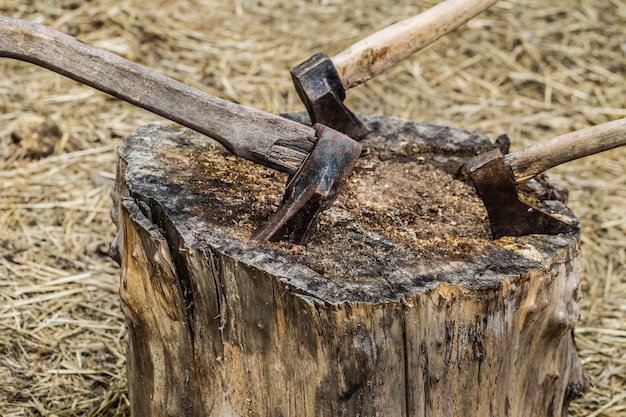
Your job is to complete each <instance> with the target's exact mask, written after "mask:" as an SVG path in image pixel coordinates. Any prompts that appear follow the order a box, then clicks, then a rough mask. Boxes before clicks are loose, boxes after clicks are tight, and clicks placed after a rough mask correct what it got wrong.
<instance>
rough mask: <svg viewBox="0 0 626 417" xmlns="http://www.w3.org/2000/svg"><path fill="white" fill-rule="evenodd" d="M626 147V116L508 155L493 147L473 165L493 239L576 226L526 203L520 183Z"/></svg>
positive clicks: (473, 176)
mask: <svg viewBox="0 0 626 417" xmlns="http://www.w3.org/2000/svg"><path fill="white" fill-rule="evenodd" d="M623 145H626V118H624V119H619V120H615V121H612V122H608V123H604V124H601V125H597V126H593V127H589V128H587V129H582V130H578V131H575V132H572V133H567V134H565V135H561V136H557V137H554V138H552V139H549V140H547V141H544V142H539V143H536V144H534V145H532V146H529V147H527V148H524V149H521V150H519V151H517V152H514V153H512V154H508V155H502V152H501V151H500V149H498V148H496V149H493V150H491V151H489V152H487V153H485V154H482V155H479V156H477V157H475V158H473V159H472V160H470V161H469V162H468V164H467V165H466V172H467V173H468V174H469V176H470V178H471V180H472V182H473V183H474V186H475V187H476V192H477V193H478V195H479V196H480V198H481V199H482V200H483V203H484V204H485V208H486V209H487V213H488V214H489V222H490V223H491V231H492V235H493V238H494V239H498V238H500V237H502V236H524V235H528V234H535V233H537V234H559V233H564V232H567V231H568V230H569V229H571V225H570V224H568V223H566V222H564V221H562V220H560V219H558V218H556V217H554V216H552V215H551V214H549V213H548V212H546V211H544V210H541V209H539V208H536V207H533V206H531V205H529V204H527V203H525V202H523V201H521V200H520V199H519V197H518V194H517V189H516V185H517V184H521V183H524V182H526V181H528V180H529V179H531V178H533V177H534V176H536V175H537V174H539V173H542V172H544V171H546V170H548V169H550V168H553V167H555V166H557V165H560V164H562V163H565V162H569V161H573V160H575V159H578V158H582V157H584V156H588V155H592V154H595V153H598V152H603V151H607V150H609V149H613V148H617V147H619V146H623Z"/></svg>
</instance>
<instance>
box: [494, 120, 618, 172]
mask: <svg viewBox="0 0 626 417" xmlns="http://www.w3.org/2000/svg"><path fill="white" fill-rule="evenodd" d="M623 145H626V118H623V119H618V120H614V121H612V122H608V123H603V124H601V125H597V126H593V127H589V128H586V129H582V130H577V131H575V132H572V133H567V134H565V135H561V136H557V137H555V138H552V139H549V140H546V141H543V142H539V143H536V144H534V145H531V146H529V147H527V148H524V149H521V150H519V151H517V152H514V153H512V154H508V155H505V156H504V163H505V165H506V166H507V167H508V168H509V171H510V172H511V174H512V175H513V178H514V179H515V184H521V183H523V182H526V181H528V180H529V179H531V178H533V177H534V176H536V175H537V174H540V173H542V172H544V171H547V170H548V169H550V168H553V167H555V166H557V165H560V164H562V163H565V162H569V161H573V160H574V159H578V158H582V157H584V156H588V155H592V154H595V153H598V152H603V151H608V150H609V149H613V148H617V147H618V146H623Z"/></svg>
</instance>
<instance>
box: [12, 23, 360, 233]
mask: <svg viewBox="0 0 626 417" xmlns="http://www.w3.org/2000/svg"><path fill="white" fill-rule="evenodd" d="M0 56H1V57H8V58H15V59H19V60H22V61H26V62H30V63H32V64H36V65H39V66H41V67H44V68H47V69H49V70H52V71H54V72H57V73H59V74H61V75H64V76H66V77H69V78H71V79H73V80H76V81H78V82H80V83H83V84H86V85H88V86H90V87H93V88H96V89H98V90H101V91H103V92H105V93H108V94H110V95H112V96H114V97H117V98H120V99H122V100H124V101H127V102H129V103H132V104H134V105H136V106H139V107H142V108H144V109H146V110H149V111H151V112H153V113H155V114H158V115H160V116H163V117H165V118H167V119H170V120H172V121H175V122H177V123H179V124H181V125H183V126H186V127H189V128H191V129H193V130H195V131H197V132H200V133H202V134H204V135H207V136H209V137H211V138H214V139H215V140H217V141H218V142H220V143H221V144H222V145H223V146H224V147H225V148H226V149H228V150H229V151H230V152H232V153H233V154H234V155H237V156H240V157H242V158H245V159H248V160H250V161H252V162H255V163H258V164H262V165H264V166H267V167H269V168H273V169H276V170H278V171H282V172H285V173H287V174H289V175H291V176H292V178H291V180H290V182H289V185H288V187H287V192H286V193H285V197H284V198H283V202H282V204H281V207H280V208H279V210H278V211H277V212H276V214H275V215H274V217H273V218H272V219H271V220H270V222H269V223H268V225H267V226H266V227H264V228H263V229H262V230H261V231H260V232H259V233H258V234H257V235H256V236H255V238H256V239H257V240H261V241H265V240H271V241H276V240H287V241H290V242H293V243H305V242H306V239H308V237H309V235H310V233H311V230H312V227H313V225H314V223H315V219H316V218H317V216H318V215H319V214H320V213H321V211H322V210H324V209H325V208H327V207H328V206H330V205H331V204H332V202H333V201H334V199H335V198H336V196H337V193H338V190H339V189H340V188H341V186H342V185H343V183H344V182H345V179H346V178H347V177H348V175H349V174H350V172H351V171H352V168H353V167H354V164H355V163H356V160H357V159H358V158H359V156H360V154H361V149H362V146H361V144H359V143H358V142H355V141H354V140H352V139H351V138H349V137H348V136H346V135H344V134H341V133H339V132H337V131H335V130H332V129H330V128H328V127H325V126H322V125H319V124H317V125H315V126H314V128H311V127H308V126H304V125H302V124H299V123H297V122H294V121H290V120H288V119H285V118H283V117H280V116H277V115H273V114H270V113H266V112H264V111H262V110H258V109H255V108H252V107H247V106H242V105H239V104H235V103H231V102H229V101H225V100H222V99H219V98H217V97H213V96H211V95H209V94H207V93H204V92H202V91H200V90H197V89H195V88H192V87H190V86H187V85H185V84H183V83H180V82H178V81H176V80H174V79H172V78H169V77H166V76H164V75H161V74H158V73H156V72H153V71H150V70H148V69H146V68H144V67H141V66H139V65H137V64H135V63H132V62H130V61H127V60H125V59H123V58H121V57H119V56H117V55H114V54H112V53H109V52H105V51H103V50H101V49H98V48H96V47H95V46H93V45H89V44H86V43H84V42H81V41H79V40H77V39H76V38H74V37H72V36H69V35H66V34H64V33H61V32H57V31H55V30H53V29H50V28H48V27H46V26H43V25H40V24H37V23H33V22H27V21H23V20H18V19H12V18H8V17H5V16H0ZM302 210H305V211H304V212H303V211H302Z"/></svg>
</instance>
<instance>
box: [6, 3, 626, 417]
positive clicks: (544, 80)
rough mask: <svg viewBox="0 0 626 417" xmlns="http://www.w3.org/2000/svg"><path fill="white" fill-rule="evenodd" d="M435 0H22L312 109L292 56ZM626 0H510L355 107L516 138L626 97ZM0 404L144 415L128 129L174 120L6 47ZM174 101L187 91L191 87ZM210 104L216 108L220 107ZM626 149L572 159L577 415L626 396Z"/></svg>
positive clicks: (288, 105)
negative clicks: (579, 291) (127, 282)
mask: <svg viewBox="0 0 626 417" xmlns="http://www.w3.org/2000/svg"><path fill="white" fill-rule="evenodd" d="M432 4H433V2H432V1H428V2H426V1H419V2H417V1H411V0H397V1H395V2H391V3H390V2H384V1H380V0H356V1H350V2H344V1H341V0H268V1H260V0H231V1H220V0H205V1H201V0H178V1H176V2H172V1H165V0H157V1H145V0H144V1H142V0H129V1H125V2H115V1H110V0H104V1H76V0H61V1H49V0H35V1H29V2H20V1H19V0H14V1H9V2H4V3H3V5H0V13H2V14H3V15H7V16H11V17H16V18H23V19H28V20H35V21H38V22H41V23H44V24H46V25H49V26H51V27H53V28H55V29H58V30H61V31H64V32H67V33H70V34H72V35H75V36H77V37H79V38H80V39H82V40H84V41H87V42H91V43H94V44H96V45H97V46H99V47H102V48H104V49H108V50H110V51H112V52H115V53H117V54H120V55H122V56H124V57H126V58H128V59H130V60H133V61H136V62H138V63H140V64H142V65H144V66H147V67H150V68H152V69H155V70H157V71H159V72H162V73H165V74H167V75H170V76H172V77H174V78H177V79H179V80H181V81H183V82H185V83H187V84H190V85H193V86H195V87H198V88H201V89H203V90H205V91H207V92H209V93H211V94H214V95H216V96H219V97H222V98H225V99H228V100H232V101H237V102H240V103H243V104H247V105H251V106H255V107H259V108H262V109H264V110H267V111H271V112H286V111H301V110H303V107H302V105H301V104H300V103H299V100H298V98H297V96H296V94H295V93H294V90H293V87H292V85H291V81H290V79H289V76H288V69H289V68H290V67H291V66H293V65H294V64H296V63H298V62H300V61H301V60H303V59H304V58H307V57H308V56H310V55H311V54H313V53H314V52H317V51H325V52H327V53H330V54H333V53H336V52H339V51H341V50H342V48H345V47H346V46H348V45H349V44H350V43H352V42H354V41H356V40H358V39H359V38H360V37H362V36H364V35H365V34H368V33H371V32H373V31H374V30H376V29H379V28H382V27H384V26H386V25H388V24H390V23H392V22H394V21H397V20H399V19H402V18H405V17H408V16H411V15H413V14H415V13H417V12H419V11H420V10H423V9H424V8H425V7H428V6H429V5H432ZM625 27H626V2H625V1H624V0H563V1H561V2H557V3H554V2H552V3H551V2H545V1H541V0H525V1H521V0H515V1H501V2H499V3H498V4H496V6H494V7H493V8H492V9H491V10H489V11H487V12H486V13H484V14H482V15H481V16H479V17H478V18H476V19H474V20H473V21H472V22H470V23H469V24H468V25H466V26H464V27H463V28H462V29H460V30H458V31H457V32H455V33H454V34H453V35H450V36H448V37H446V38H445V39H442V40H440V41H438V42H437V43H436V44H435V45H433V46H432V47H429V48H428V49H426V50H425V51H422V52H420V53H419V54H417V55H415V56H413V57H412V58H411V59H409V60H407V61H405V62H403V63H401V64H399V65H398V66H396V67H395V68H393V69H392V70H390V71H389V72H388V73H386V74H384V75H382V76H380V77H378V78H377V79H375V80H372V81H371V82H369V83H368V84H366V85H363V86H359V87H357V88H355V89H353V90H351V91H349V92H348V96H349V99H348V103H349V105H350V106H351V108H352V109H354V110H356V111H359V112H363V113H370V114H383V115H388V116H397V117H405V118H410V119H415V120H423V121H427V122H431V123H438V124H445V125H451V126H455V127H461V128H465V129H469V130H474V131H478V132H481V133H484V134H487V135H490V136H492V137H495V136H497V135H499V134H501V133H508V134H509V135H510V137H511V139H512V141H513V146H514V148H519V147H522V146H525V145H528V144H531V143H533V142H536V141H539V140H542V139H546V138H549V137H552V136H555V135H559V134H562V133H566V132H569V131H572V130H574V129H580V128H584V127H587V126H591V125H594V124H597V123H602V122H606V121H609V120H613V119H616V118H620V117H626V94H624V88H625V87H624V86H626V75H625V73H626V64H625V62H626V32H625V31H624V28H625ZM0 74H2V77H0V156H1V157H0V196H1V198H0V255H1V256H0V410H1V411H2V413H3V415H5V416H39V415H44V416H72V415H107V416H113V415H127V412H128V400H127V396H126V388H125V373H124V372H125V363H124V343H123V337H124V324H123V316H122V314H121V312H120V310H119V305H118V295H117V285H118V279H119V269H118V268H117V266H116V265H115V264H114V263H113V262H112V261H111V260H109V259H108V257H107V256H106V248H107V246H108V243H109V242H110V240H111V239H112V237H113V235H114V233H115V230H114V227H113V225H112V223H111V221H110V219H109V214H108V211H109V209H110V206H111V203H110V201H109V192H110V187H111V185H112V183H113V180H114V178H113V173H114V169H115V158H114V149H115V146H116V145H117V144H118V143H120V141H121V140H122V138H123V137H124V136H126V135H127V134H129V133H130V132H131V131H133V130H134V129H135V128H137V127H139V126H141V125H143V124H146V123H148V122H154V121H158V122H162V123H168V122H167V121H164V120H163V119H160V118H158V117H156V116H154V115H152V114H150V113H147V112H145V111H143V110H139V109H136V108H134V107H132V106H130V105H127V104H125V103H122V102H119V101H117V100H115V99H112V98H110V97H108V96H106V95H104V94H101V93H99V92H96V91H93V90H91V89H89V88H86V87H83V86H81V85H79V84H77V83H75V82H72V81H69V80H67V79H64V78H63V77H61V76H58V75H56V74H53V73H51V72H48V71H46V70H42V69H40V68H37V67H34V66H32V65H27V64H23V63H19V62H15V61H11V60H6V59H5V60H0ZM172 105H173V106H175V105H176V103H172ZM207 118H210V116H207ZM625 156H626V150H625V149H618V150H614V151H611V152H607V153H605V154H602V155H598V156H594V157H590V158H587V159H584V160H581V161H578V162H574V163H570V164H568V165H565V166H563V167H561V168H559V169H556V170H555V172H554V173H553V174H552V178H553V179H556V180H557V181H559V182H560V183H562V184H564V185H566V186H567V187H569V189H570V194H571V195H570V204H571V206H572V207H573V208H574V210H575V211H576V213H577V214H578V215H579V216H580V218H581V220H582V229H583V251H584V252H583V261H584V270H585V279H584V283H583V284H584V285H583V299H582V300H581V301H580V305H581V308H582V318H581V322H580V324H579V327H578V329H577V331H576V340H577V344H578V348H579V351H580V355H581V357H582V360H583V362H584V365H585V369H586V370H587V372H588V373H589V375H590V376H591V378H592V381H593V385H592V388H591V392H590V393H588V394H587V395H586V396H585V397H584V398H582V399H579V400H577V401H576V402H575V403H574V404H573V405H572V407H571V411H570V412H571V415H574V416H606V417H609V416H618V415H624V414H625V413H626V406H625V404H626V388H625V386H626V377H625V375H626V307H625V305H626V304H624V301H623V300H624V299H625V298H626V269H625V267H624V265H625V263H626V236H625V233H626V217H625V214H624V207H626V170H624V162H623V161H624V157H625Z"/></svg>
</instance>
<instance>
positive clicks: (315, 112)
mask: <svg viewBox="0 0 626 417" xmlns="http://www.w3.org/2000/svg"><path fill="white" fill-rule="evenodd" d="M291 78H292V79H293V83H294V85H295V87H296V90H297V91H298V95H299V96H300V99H301V100H302V102H303V103H304V105H305V106H306V108H307V111H308V112H309V116H310V117H311V121H312V122H313V123H320V124H322V125H325V126H328V127H331V128H333V129H335V130H338V131H339V132H342V133H345V134H346V135H348V136H350V137H351V138H353V139H356V140H359V139H361V138H363V137H364V136H366V135H367V134H368V133H369V132H370V129H369V128H368V127H367V126H365V125H364V124H363V123H362V122H361V121H360V120H359V119H358V118H357V117H356V116H355V115H354V113H352V112H351V111H350V110H349V109H348V108H347V107H346V106H345V104H344V103H343V101H344V99H345V98H346V92H345V89H344V87H343V84H342V82H341V77H340V76H339V73H338V72H337V69H336V68H335V64H333V61H332V60H331V59H330V57H329V56H328V55H326V54H322V53H319V54H315V55H313V56H312V57H311V58H309V59H307V60H306V61H304V62H303V63H301V64H300V65H298V66H296V67H294V68H293V69H292V70H291Z"/></svg>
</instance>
